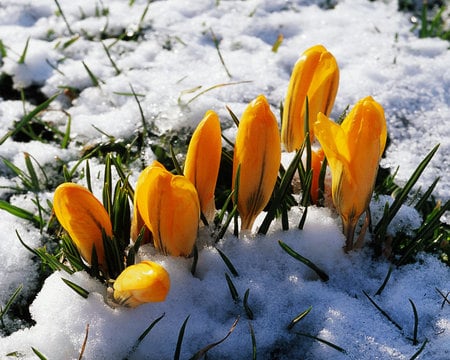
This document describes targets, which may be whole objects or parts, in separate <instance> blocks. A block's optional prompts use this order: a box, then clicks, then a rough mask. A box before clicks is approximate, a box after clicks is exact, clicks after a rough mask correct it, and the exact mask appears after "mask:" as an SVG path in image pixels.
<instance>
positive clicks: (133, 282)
mask: <svg viewBox="0 0 450 360" xmlns="http://www.w3.org/2000/svg"><path fill="white" fill-rule="evenodd" d="M113 288H114V294H113V296H114V300H115V301H116V302H118V303H119V304H121V305H124V306H128V307H137V306H139V305H142V304H145V303H148V302H159V301H164V300H165V299H166V297H167V294H168V293H169V289H170V277H169V273H168V272H167V271H166V269H164V267H162V266H161V265H159V264H157V263H155V262H153V261H142V262H140V263H139V264H136V265H131V266H128V267H127V268H125V270H123V271H122V272H121V273H120V275H119V276H118V277H117V279H116V281H114V285H113Z"/></svg>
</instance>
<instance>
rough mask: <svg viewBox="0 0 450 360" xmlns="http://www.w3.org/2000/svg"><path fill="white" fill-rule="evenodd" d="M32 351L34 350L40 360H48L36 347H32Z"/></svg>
mask: <svg viewBox="0 0 450 360" xmlns="http://www.w3.org/2000/svg"><path fill="white" fill-rule="evenodd" d="M31 350H33V352H34V354H35V355H36V356H37V357H38V358H39V359H40V360H47V358H46V357H45V356H44V355H43V354H42V353H41V352H40V351H39V350H37V349H35V348H34V347H31Z"/></svg>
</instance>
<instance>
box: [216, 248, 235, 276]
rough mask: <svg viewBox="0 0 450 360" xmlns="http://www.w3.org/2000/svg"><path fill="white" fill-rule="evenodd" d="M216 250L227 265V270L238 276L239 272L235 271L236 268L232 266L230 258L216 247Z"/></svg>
mask: <svg viewBox="0 0 450 360" xmlns="http://www.w3.org/2000/svg"><path fill="white" fill-rule="evenodd" d="M216 250H217V252H218V253H219V255H220V257H221V258H222V260H223V262H224V263H225V265H226V266H227V268H228V270H230V272H231V274H232V275H233V276H235V277H236V276H239V273H238V272H237V270H236V268H235V267H234V265H233V264H232V262H231V261H230V259H228V257H227V256H226V255H225V254H224V253H223V252H222V251H221V250H220V249H218V248H216Z"/></svg>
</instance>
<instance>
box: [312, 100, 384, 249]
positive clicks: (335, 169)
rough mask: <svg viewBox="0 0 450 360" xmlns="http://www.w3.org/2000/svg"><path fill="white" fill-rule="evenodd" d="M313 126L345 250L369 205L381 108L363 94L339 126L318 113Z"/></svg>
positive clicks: (379, 147)
mask: <svg viewBox="0 0 450 360" xmlns="http://www.w3.org/2000/svg"><path fill="white" fill-rule="evenodd" d="M314 126H315V131H316V137H317V139H318V140H319V142H320V144H321V146H322V148H323V150H324V152H325V155H326V157H327V159H328V163H329V165H330V169H331V175H332V195H333V203H334V205H335V207H336V209H337V211H338V212H339V214H340V215H341V218H342V221H343V225H344V232H345V234H346V237H347V245H346V249H347V250H351V249H352V247H353V233H354V229H355V226H356V223H357V221H358V219H359V218H360V216H361V215H362V213H364V212H365V211H366V210H367V208H368V206H369V203H370V199H371V197H372V192H373V186H374V183H375V178H376V175H377V171H378V165H379V161H380V158H381V155H382V152H383V150H384V147H385V144H386V137H387V130H386V119H385V117H384V111H383V108H382V106H381V105H380V104H379V103H377V102H376V101H375V100H373V99H372V98H371V97H366V98H364V99H362V100H360V101H358V102H357V103H356V104H355V106H354V107H353V109H352V110H351V111H350V112H349V114H348V115H347V116H346V118H345V119H344V121H343V122H342V124H341V125H337V124H335V123H334V122H332V121H331V120H330V119H328V118H327V117H326V116H325V115H323V114H319V115H318V116H317V121H316V123H315V125H314Z"/></svg>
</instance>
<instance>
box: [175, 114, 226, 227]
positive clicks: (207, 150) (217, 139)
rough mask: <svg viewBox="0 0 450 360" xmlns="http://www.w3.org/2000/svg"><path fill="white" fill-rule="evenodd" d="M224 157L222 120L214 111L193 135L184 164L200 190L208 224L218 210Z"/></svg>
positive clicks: (206, 116)
mask: <svg viewBox="0 0 450 360" xmlns="http://www.w3.org/2000/svg"><path fill="white" fill-rule="evenodd" d="M221 155H222V138H221V133H220V121H219V117H218V116H217V114H216V113H215V112H214V111H212V110H209V111H207V112H206V114H205V117H204V118H203V120H202V121H201V122H200V123H199V124H198V126H197V128H196V129H195V131H194V134H193V135H192V139H191V142H190V143H189V147H188V151H187V154H186V162H185V165H184V176H186V178H187V179H189V180H190V181H191V182H192V183H193V184H194V186H195V188H196V189H197V192H198V197H199V200H200V209H201V211H202V213H203V215H204V216H205V218H206V220H207V221H208V222H210V221H212V220H213V219H214V213H215V210H216V207H215V203H214V191H215V188H216V182H217V176H218V174H219V166H220V157H221Z"/></svg>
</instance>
